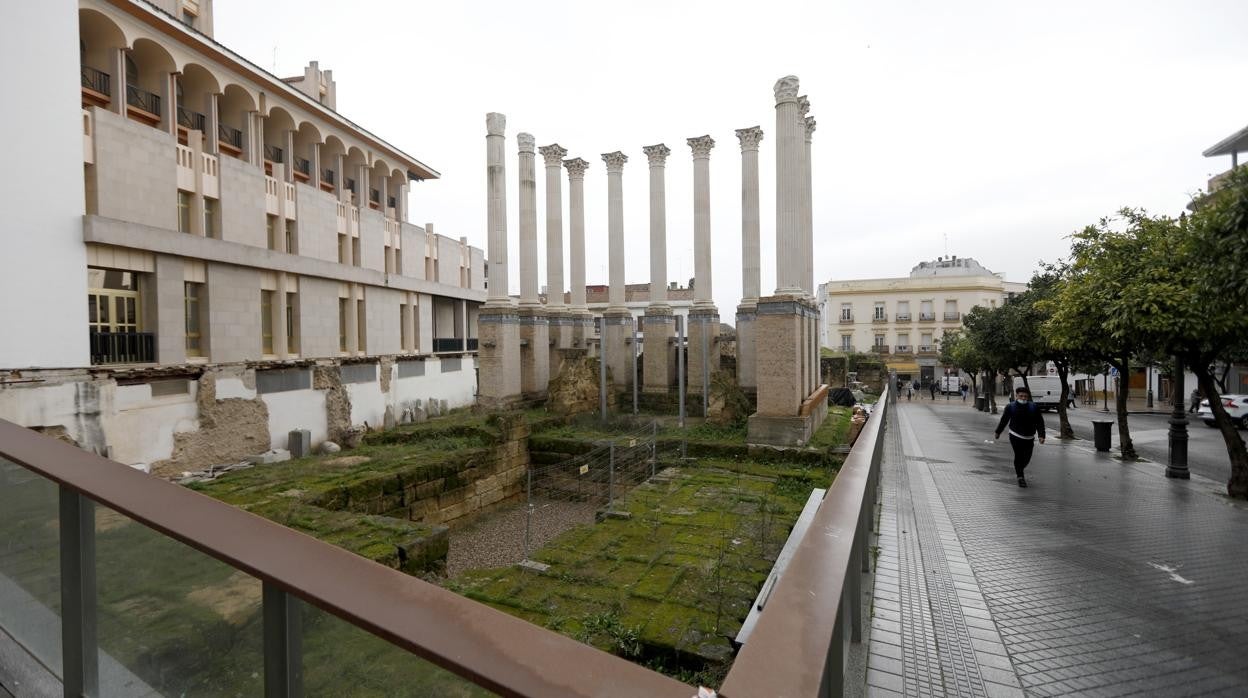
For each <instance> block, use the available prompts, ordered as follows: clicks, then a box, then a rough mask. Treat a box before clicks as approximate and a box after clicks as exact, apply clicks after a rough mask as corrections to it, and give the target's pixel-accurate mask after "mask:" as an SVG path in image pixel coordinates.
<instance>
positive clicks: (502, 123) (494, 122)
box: [485, 111, 507, 136]
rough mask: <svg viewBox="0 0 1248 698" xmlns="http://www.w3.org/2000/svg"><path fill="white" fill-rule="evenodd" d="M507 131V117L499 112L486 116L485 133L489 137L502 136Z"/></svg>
mask: <svg viewBox="0 0 1248 698" xmlns="http://www.w3.org/2000/svg"><path fill="white" fill-rule="evenodd" d="M506 129H507V116H506V115H505V114H499V113H498V112H494V111H492V112H490V113H489V114H486V115H485V133H486V135H489V136H501V135H503V131H505V130H506Z"/></svg>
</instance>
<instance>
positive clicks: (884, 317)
mask: <svg viewBox="0 0 1248 698" xmlns="http://www.w3.org/2000/svg"><path fill="white" fill-rule="evenodd" d="M871 322H874V323H876V324H879V323H881V322H888V316H887V315H873V316H871Z"/></svg>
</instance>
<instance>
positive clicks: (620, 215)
mask: <svg viewBox="0 0 1248 698" xmlns="http://www.w3.org/2000/svg"><path fill="white" fill-rule="evenodd" d="M602 161H603V162H605V163H606V164H607V253H608V256H609V258H610V259H609V264H610V269H611V273H610V275H609V281H610V285H609V287H608V290H607V309H606V310H605V311H604V312H603V314H602V345H601V346H602V352H603V354H604V355H605V360H606V362H607V368H608V369H610V370H611V380H612V382H613V383H614V384H615V387H616V388H624V387H628V386H630V385H632V382H631V381H632V347H631V346H629V343H630V342H632V339H633V314H632V312H630V311H629V309H628V306H627V305H625V298H624V181H623V179H624V177H623V175H624V163H626V162H628V156H627V155H625V154H624V153H621V152H620V151H618V150H617V151H615V152H613V153H603V155H602Z"/></svg>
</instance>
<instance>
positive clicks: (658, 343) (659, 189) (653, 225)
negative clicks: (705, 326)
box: [641, 143, 676, 394]
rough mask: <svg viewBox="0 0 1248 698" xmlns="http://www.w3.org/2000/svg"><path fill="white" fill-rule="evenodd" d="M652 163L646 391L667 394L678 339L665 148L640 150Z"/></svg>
mask: <svg viewBox="0 0 1248 698" xmlns="http://www.w3.org/2000/svg"><path fill="white" fill-rule="evenodd" d="M641 151H642V152H643V153H645V155H646V159H647V160H649V161H650V302H649V304H648V305H647V306H646V318H645V323H644V324H643V325H642V326H643V327H644V331H645V344H644V345H643V346H644V349H645V352H644V354H643V359H644V364H645V369H644V371H643V374H644V375H645V385H644V390H645V392H647V393H660V394H666V393H667V391H668V388H670V387H671V384H672V377H673V376H674V375H675V371H676V363H675V352H673V351H672V346H671V344H672V337H674V336H675V335H676V323H675V317H674V316H673V315H672V306H670V305H669V304H668V302H667V182H666V177H665V172H666V170H667V156H668V155H670V154H671V153H672V151H671V149H670V148H668V147H667V146H666V145H663V144H662V143H659V144H658V145H648V146H646V147H644V148H642V149H641Z"/></svg>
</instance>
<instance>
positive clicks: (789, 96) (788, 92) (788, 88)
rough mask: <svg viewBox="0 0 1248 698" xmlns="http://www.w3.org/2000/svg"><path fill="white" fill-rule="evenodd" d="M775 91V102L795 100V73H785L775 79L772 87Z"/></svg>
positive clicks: (796, 89) (796, 86) (796, 85)
mask: <svg viewBox="0 0 1248 698" xmlns="http://www.w3.org/2000/svg"><path fill="white" fill-rule="evenodd" d="M772 89H773V90H775V93H776V104H780V103H781V102H796V101H797V91H798V89H800V88H799V87H798V82H797V76H796V75H786V76H784V77H782V78H780V79H779V80H777V81H776V86H775V87H774V88H772Z"/></svg>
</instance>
